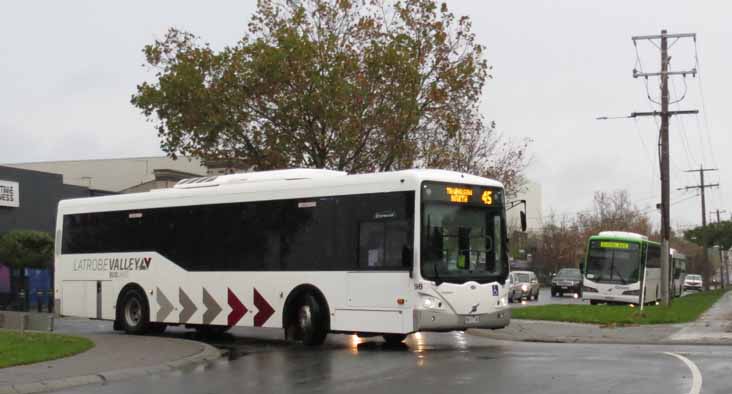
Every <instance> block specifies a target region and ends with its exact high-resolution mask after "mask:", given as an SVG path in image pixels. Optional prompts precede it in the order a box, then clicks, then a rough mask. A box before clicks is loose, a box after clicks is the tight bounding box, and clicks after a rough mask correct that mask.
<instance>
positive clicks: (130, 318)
mask: <svg viewBox="0 0 732 394" xmlns="http://www.w3.org/2000/svg"><path fill="white" fill-rule="evenodd" d="M120 317H121V323H122V329H123V330H124V331H125V332H126V333H127V334H132V335H143V334H145V333H147V332H148V330H149V329H150V307H149V306H148V303H147V297H145V293H143V292H142V291H141V290H140V289H139V288H137V287H133V288H131V289H129V290H127V291H126V292H125V294H124V296H122V310H121V316H120Z"/></svg>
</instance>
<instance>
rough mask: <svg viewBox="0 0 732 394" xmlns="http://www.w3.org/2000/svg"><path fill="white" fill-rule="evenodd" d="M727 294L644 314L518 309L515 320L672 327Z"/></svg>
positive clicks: (623, 309)
mask: <svg viewBox="0 0 732 394" xmlns="http://www.w3.org/2000/svg"><path fill="white" fill-rule="evenodd" d="M724 292H725V290H713V291H707V292H701V293H696V294H691V295H688V296H685V297H681V298H675V299H674V300H673V301H672V303H671V306H669V307H662V306H656V305H652V306H646V307H645V308H643V314H641V313H640V310H639V309H638V308H637V307H635V308H631V307H630V306H625V305H558V304H554V305H541V306H529V307H525V308H516V309H513V310H512V311H511V315H512V317H513V318H515V319H530V320H552V321H564V322H574V323H590V324H603V325H636V324H671V323H686V322H690V321H694V320H696V319H698V318H699V316H700V315H701V314H702V313H704V312H705V311H706V310H707V309H709V308H710V307H711V306H712V305H714V303H715V302H717V300H719V298H720V297H722V295H723V294H724Z"/></svg>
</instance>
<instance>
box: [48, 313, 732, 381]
mask: <svg viewBox="0 0 732 394" xmlns="http://www.w3.org/2000/svg"><path fill="white" fill-rule="evenodd" d="M87 324H89V325H87ZM105 324H106V323H99V322H95V323H83V322H81V323H74V324H73V325H66V326H64V328H62V330H65V331H76V330H88V331H95V330H103V329H106V328H105V327H104V325H105ZM84 327H86V328H84ZM166 335H169V336H173V337H182V338H195V337H193V334H192V333H190V332H186V331H184V330H173V331H172V332H171V333H168V334H166ZM281 336H282V332H281V330H272V329H236V330H235V331H234V332H233V335H227V336H225V337H223V338H220V339H218V340H213V341H211V342H210V343H211V344H214V345H216V346H218V347H220V348H223V349H226V350H227V351H228V352H229V358H228V359H222V360H221V361H219V362H215V363H213V364H211V365H207V366H199V367H196V368H192V369H189V370H183V371H178V372H172V373H167V374H164V375H155V376H148V377H143V378H135V379H132V380H126V381H121V382H116V383H110V384H107V385H104V386H84V387H78V388H75V389H73V390H69V391H66V393H109V394H112V393H132V392H155V393H170V394H173V393H288V392H297V393H316V392H317V393H348V394H360V393H364V394H366V393H368V394H375V393H399V394H404V393H409V392H420V393H450V392H452V393H481V394H483V393H522V394H530V393H580V392H581V393H664V394H666V393H668V394H671V393H674V394H675V393H684V394H686V393H690V392H693V391H691V390H692V389H693V388H694V385H697V384H700V383H701V384H703V392H704V393H730V392H732V383H730V379H729V376H730V374H732V347H707V346H662V347H661V346H637V345H633V346H631V345H628V346H624V345H611V346H607V345H579V344H553V343H518V342H501V341H495V340H491V339H487V338H482V337H478V336H473V335H470V334H466V333H462V332H455V333H423V334H414V335H412V336H410V337H409V338H408V339H407V341H406V344H405V345H404V346H400V347H386V346H385V345H384V344H383V342H381V341H380V340H379V339H378V338H369V339H361V338H357V337H355V336H347V335H330V336H329V338H328V341H327V343H326V345H325V346H323V347H320V348H306V347H304V346H299V345H288V344H286V343H284V342H283V341H282V340H281V339H280V338H281ZM667 352H671V353H674V354H667ZM677 355H679V356H681V357H682V358H678V357H677ZM684 358H685V359H686V360H688V361H689V363H690V364H689V365H687V363H686V362H685V361H684ZM693 368H698V369H699V370H700V376H699V377H696V378H694V375H693V373H692V369H693Z"/></svg>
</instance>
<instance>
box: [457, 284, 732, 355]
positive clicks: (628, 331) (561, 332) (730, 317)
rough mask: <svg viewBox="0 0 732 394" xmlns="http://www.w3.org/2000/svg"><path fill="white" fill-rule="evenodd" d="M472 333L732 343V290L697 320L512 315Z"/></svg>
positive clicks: (514, 338)
mask: <svg viewBox="0 0 732 394" xmlns="http://www.w3.org/2000/svg"><path fill="white" fill-rule="evenodd" d="M468 332H469V333H470V334H473V335H478V336H483V337H488V338H493V339H500V340H506V341H523V342H557V343H563V342H566V343H575V342H576V343H617V344H664V345H670V344H677V345H732V292H727V293H726V294H725V295H724V296H722V298H720V299H719V301H717V302H716V303H715V304H714V305H713V306H712V307H711V308H709V310H708V311H707V312H705V313H704V314H703V315H702V316H701V317H700V318H699V319H698V320H697V321H695V322H691V323H684V324H654V325H642V326H641V325H639V326H624V327H605V326H599V325H593V324H579V323H564V322H550V321H538V320H520V319H512V320H511V324H509V326H508V327H506V328H504V329H501V330H469V331H468Z"/></svg>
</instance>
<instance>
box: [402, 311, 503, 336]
mask: <svg viewBox="0 0 732 394" xmlns="http://www.w3.org/2000/svg"><path fill="white" fill-rule="evenodd" d="M510 321H511V309H510V308H505V309H501V310H498V311H496V312H492V313H484V314H476V315H456V314H454V313H448V312H441V311H433V310H420V309H417V310H415V311H414V330H415V331H456V330H467V329H468V328H488V329H498V328H504V327H506V326H507V325H508V323H509V322H510Z"/></svg>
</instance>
